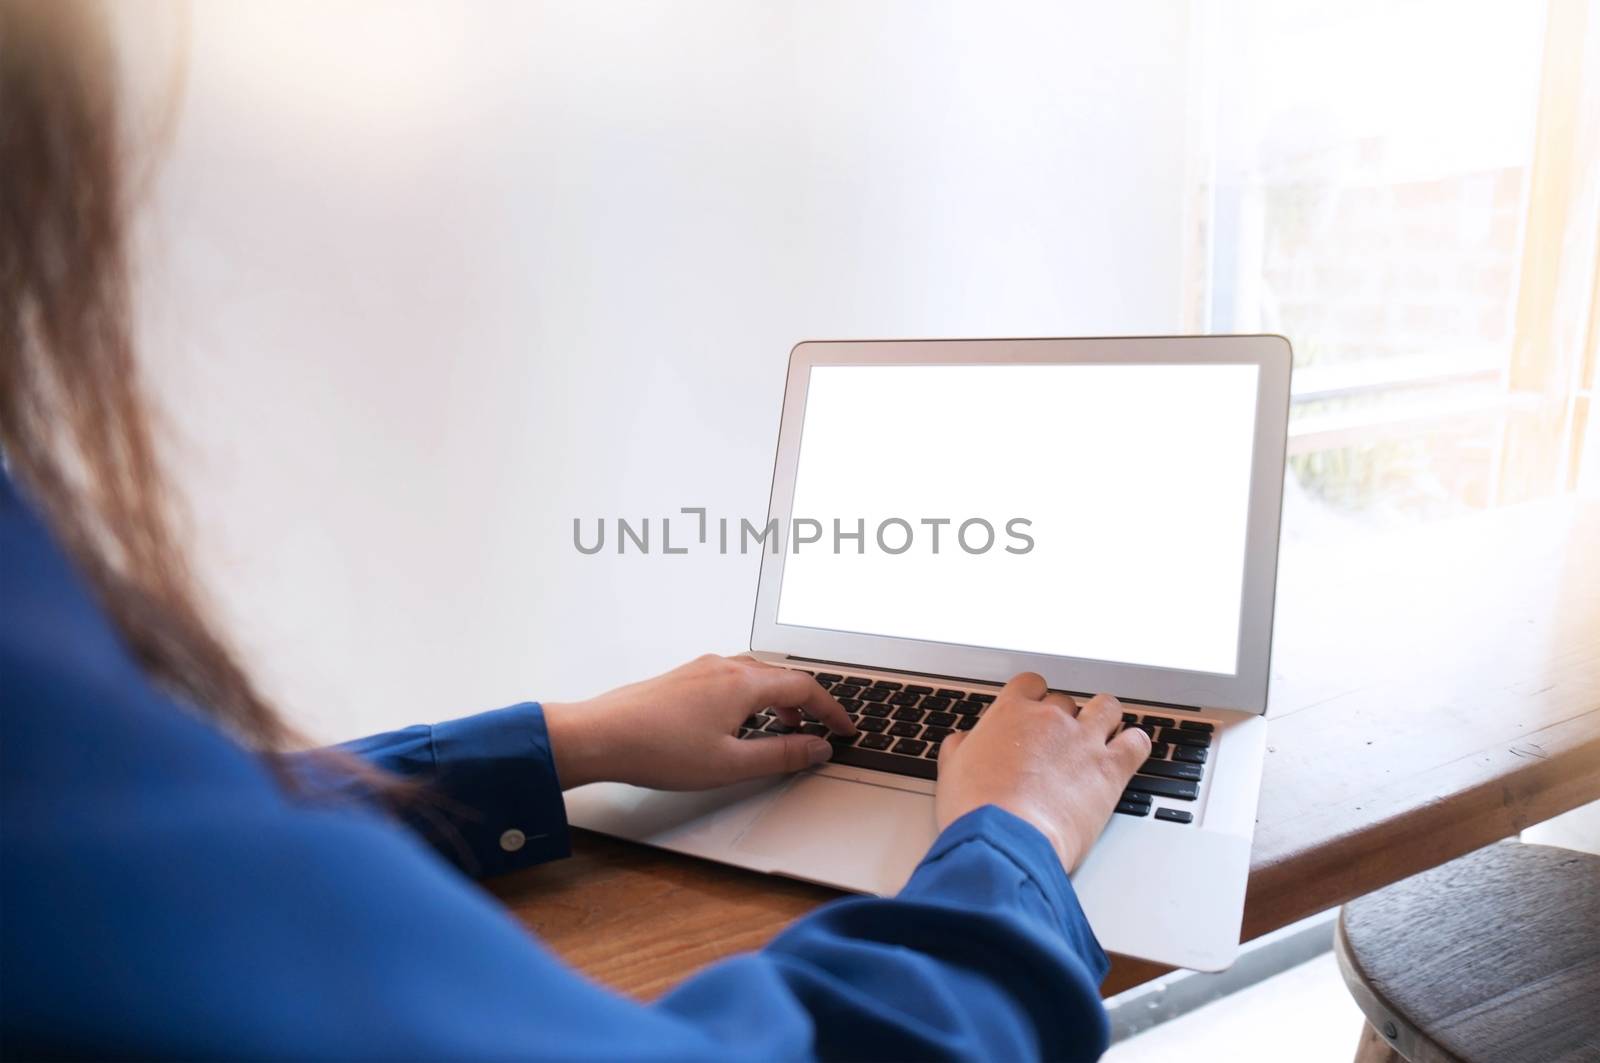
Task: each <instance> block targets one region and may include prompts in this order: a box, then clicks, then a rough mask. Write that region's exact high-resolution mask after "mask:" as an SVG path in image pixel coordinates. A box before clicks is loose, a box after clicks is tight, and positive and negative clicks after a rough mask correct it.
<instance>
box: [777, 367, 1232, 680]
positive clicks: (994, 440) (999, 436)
mask: <svg viewBox="0 0 1600 1063" xmlns="http://www.w3.org/2000/svg"><path fill="white" fill-rule="evenodd" d="M1257 376H1258V369H1257V367H1256V366H1254V365H1196V364H1189V365H892V366H889V365H885V366H870V365H867V366H815V367H813V368H812V370H811V375H810V382H809V386H808V389H807V394H806V400H805V412H804V419H803V422H802V429H801V436H800V453H799V459H798V465H797V468H796V472H795V484H794V497H793V502H792V508H791V518H792V519H793V520H794V521H805V520H815V521H817V522H818V523H819V524H820V526H821V529H822V530H823V531H822V535H821V538H820V539H819V540H818V541H816V542H812V543H801V544H800V545H799V546H798V549H796V548H795V547H794V546H790V547H789V549H788V552H787V556H786V557H785V559H784V569H783V582H782V586H781V588H780V590H779V595H778V616H777V620H778V623H779V624H789V625H794V626H799V627H812V628H824V629H828V630H833V631H849V632H858V633H862V634H870V635H885V636H891V637H895V638H906V639H918V640H923V641H928V642H942V643H954V644H958V645H966V646H983V647H989V648H994V649H1002V650H1011V651H1017V652H1023V653H1042V654H1050V655H1054V656H1062V657H1078V658H1086V659H1091V660H1100V661H1116V662H1121V663H1127V664H1138V665H1151V666H1156V667H1161V668H1171V669H1182V670H1185V671H1194V672H1209V673H1214V674H1221V675H1233V674H1235V672H1236V671H1237V667H1238V646H1239V614H1240V601H1241V595H1242V580H1243V574H1244V555H1245V527H1246V520H1247V517H1248V511H1249V490H1250V470H1251V459H1252V454H1251V448H1252V442H1253V438H1254V432H1255V419H1256V417H1255V412H1256V387H1257ZM892 518H899V519H900V520H903V521H905V522H906V523H907V524H908V525H909V526H910V529H911V534H910V536H909V537H908V535H907V532H906V529H905V528H904V527H902V526H901V525H899V524H894V523H891V524H888V525H885V524H884V523H883V522H885V521H890V520H891V519H892ZM941 519H943V520H948V521H949V522H950V523H948V524H938V523H936V522H937V521H939V520H941ZM975 519H981V520H983V521H986V522H987V523H988V526H989V527H992V528H993V529H994V538H993V543H992V545H989V546H988V548H987V549H983V550H981V551H979V548H981V547H984V546H985V544H986V543H987V542H988V539H989V536H988V534H987V533H986V532H985V530H984V526H983V525H981V524H971V525H969V526H968V528H967V534H966V535H965V537H964V542H965V548H964V547H963V545H962V542H961V541H958V538H957V533H958V530H959V526H960V525H961V524H962V523H963V522H966V521H969V520H975ZM836 520H837V521H838V530H839V531H840V532H842V533H844V535H843V536H842V537H840V538H839V539H838V540H835V534H834V533H835V523H834V522H835V521H836ZM1014 520H1024V521H1027V522H1028V523H1026V524H1021V523H1017V524H1012V525H1011V532H1008V529H1007V525H1008V523H1009V522H1012V521H1014ZM927 522H935V523H927ZM858 530H860V531H864V535H863V537H862V539H860V540H857V539H855V538H852V537H849V536H851V535H853V533H855V532H856V531H858ZM880 530H881V531H882V540H883V542H882V545H880V542H879V540H878V533H879V532H880ZM1013 533H1017V534H1013ZM806 534H807V535H810V534H813V532H812V531H807V532H806ZM935 534H937V543H935ZM1024 537H1026V538H1024ZM908 538H909V541H910V546H909V548H906V549H904V552H901V553H890V552H887V551H886V550H885V549H884V548H883V546H887V548H888V550H900V549H901V548H902V546H904V544H905V543H906V542H907V540H908ZM1027 539H1031V540H1032V547H1031V548H1028V543H1027ZM836 547H837V549H836ZM1007 547H1010V548H1011V550H1017V551H1022V550H1025V551H1026V552H1011V551H1008V549H1007ZM969 550H970V551H977V552H969Z"/></svg>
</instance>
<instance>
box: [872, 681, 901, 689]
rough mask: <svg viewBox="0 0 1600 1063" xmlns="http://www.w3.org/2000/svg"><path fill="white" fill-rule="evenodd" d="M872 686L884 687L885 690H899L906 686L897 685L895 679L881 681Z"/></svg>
mask: <svg viewBox="0 0 1600 1063" xmlns="http://www.w3.org/2000/svg"><path fill="white" fill-rule="evenodd" d="M872 685H873V686H875V687H882V688H883V689H884V690H899V689H900V688H901V687H902V686H904V685H905V684H904V683H896V682H895V681H894V680H893V679H880V680H878V681H877V682H875V683H873V684H872Z"/></svg>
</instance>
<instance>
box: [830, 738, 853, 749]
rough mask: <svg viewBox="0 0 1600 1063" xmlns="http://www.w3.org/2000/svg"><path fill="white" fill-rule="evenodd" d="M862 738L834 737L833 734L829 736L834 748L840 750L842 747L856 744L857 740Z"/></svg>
mask: <svg viewBox="0 0 1600 1063" xmlns="http://www.w3.org/2000/svg"><path fill="white" fill-rule="evenodd" d="M860 737H861V736H860V735H833V734H831V735H829V736H828V741H829V742H831V743H833V748H835V749H838V748H839V747H840V746H848V745H852V744H854V743H855V740H856V739H857V738H860Z"/></svg>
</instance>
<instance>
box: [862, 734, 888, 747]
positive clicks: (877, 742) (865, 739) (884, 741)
mask: <svg viewBox="0 0 1600 1063" xmlns="http://www.w3.org/2000/svg"><path fill="white" fill-rule="evenodd" d="M892 745H894V739H892V738H890V737H889V736H888V735H875V734H864V735H862V736H861V741H860V742H857V743H856V745H855V748H856V749H888V748H889V747H890V746H892Z"/></svg>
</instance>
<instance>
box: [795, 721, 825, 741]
mask: <svg viewBox="0 0 1600 1063" xmlns="http://www.w3.org/2000/svg"><path fill="white" fill-rule="evenodd" d="M800 733H801V734H803V735H815V736H817V737H818V738H826V737H827V736H828V728H827V726H826V725H825V724H820V723H803V724H801V725H800Z"/></svg>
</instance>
